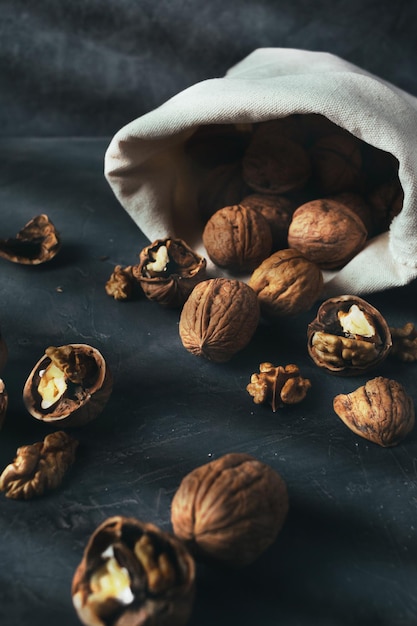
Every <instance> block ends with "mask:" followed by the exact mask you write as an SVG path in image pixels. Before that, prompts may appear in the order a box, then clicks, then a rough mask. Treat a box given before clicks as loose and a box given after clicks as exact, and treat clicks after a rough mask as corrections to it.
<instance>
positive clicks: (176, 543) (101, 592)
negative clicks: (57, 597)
mask: <svg viewBox="0 0 417 626" xmlns="http://www.w3.org/2000/svg"><path fill="white" fill-rule="evenodd" d="M194 593H195V563H194V559H193V558H192V556H191V555H190V553H189V552H188V550H187V549H186V547H185V546H184V544H183V543H182V542H181V541H180V540H179V539H177V538H176V537H174V536H173V535H172V534H170V533H167V532H164V531H162V530H160V529H159V528H158V527H157V526H155V525H154V524H149V523H144V522H142V521H140V520H138V519H135V518H132V517H123V516H115V517H110V518H108V519H107V520H105V521H104V522H103V523H102V524H100V526H99V527H98V528H97V529H96V530H95V531H94V533H93V534H92V536H91V537H90V539H89V541H88V543H87V546H86V548H85V550H84V554H83V557H82V560H81V562H80V563H79V565H78V567H77V569H76V571H75V573H74V576H73V580H72V600H73V604H74V608H75V610H76V612H77V614H78V617H79V618H80V620H81V621H82V622H83V623H84V624H86V626H118V625H121V624H125V625H128V624H129V625H131V626H133V625H135V626H151V624H154V625H155V626H156V624H158V625H160V626H184V625H185V624H186V622H187V621H188V618H189V616H190V613H191V609H192V605H193V600H194Z"/></svg>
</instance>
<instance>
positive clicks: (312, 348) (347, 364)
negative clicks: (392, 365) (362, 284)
mask: <svg viewBox="0 0 417 626" xmlns="http://www.w3.org/2000/svg"><path fill="white" fill-rule="evenodd" d="M307 336H308V344H307V345H308V352H309V355H310V356H311V358H312V359H313V361H314V362H315V364H316V365H317V366H318V367H321V368H323V369H325V370H326V371H327V372H329V373H331V374H339V375H344V376H350V375H356V374H361V373H364V372H367V371H368V370H370V369H372V368H374V367H375V366H376V365H379V364H380V363H382V361H384V360H385V358H386V357H387V356H388V353H389V351H390V350H391V346H392V339H391V333H390V330H389V327H388V324H387V322H386V321H385V319H384V317H383V316H382V315H381V313H380V312H379V311H378V310H377V309H376V308H375V307H373V306H372V305H371V304H369V302H366V301H365V300H363V299H362V298H359V297H358V296H350V295H345V296H339V297H335V298H329V299H328V300H326V301H325V302H323V303H322V304H321V306H320V307H319V309H318V312H317V316H316V318H315V319H314V320H313V321H312V322H311V323H310V324H309V325H308V331H307Z"/></svg>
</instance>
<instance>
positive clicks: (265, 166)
mask: <svg viewBox="0 0 417 626" xmlns="http://www.w3.org/2000/svg"><path fill="white" fill-rule="evenodd" d="M242 167H243V178H244V180H245V181H246V182H247V184H248V185H249V187H250V188H251V189H254V190H255V191H258V192H260V193H277V194H282V193H286V192H288V191H294V190H296V189H302V188H303V187H304V185H305V184H306V183H307V181H308V179H309V178H310V174H311V166H310V159H309V156H308V154H307V151H306V150H305V149H304V148H303V146H301V145H300V144H298V143H297V142H295V141H292V140H291V139H287V138H285V137H281V138H278V137H276V136H274V135H273V136H272V137H271V136H268V135H264V134H262V135H261V136H260V137H259V138H256V136H254V137H253V140H252V141H251V143H250V144H249V146H248V148H247V150H246V152H245V155H244V157H243V160H242Z"/></svg>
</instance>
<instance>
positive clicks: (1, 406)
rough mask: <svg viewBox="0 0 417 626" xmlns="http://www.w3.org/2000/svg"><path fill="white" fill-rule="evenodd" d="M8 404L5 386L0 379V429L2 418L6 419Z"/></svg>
mask: <svg viewBox="0 0 417 626" xmlns="http://www.w3.org/2000/svg"><path fill="white" fill-rule="evenodd" d="M8 402H9V398H8V395H7V390H6V386H5V384H4V382H3V381H2V379H1V378H0V428H1V427H2V426H3V422H4V418H5V417H6V413H7V405H8Z"/></svg>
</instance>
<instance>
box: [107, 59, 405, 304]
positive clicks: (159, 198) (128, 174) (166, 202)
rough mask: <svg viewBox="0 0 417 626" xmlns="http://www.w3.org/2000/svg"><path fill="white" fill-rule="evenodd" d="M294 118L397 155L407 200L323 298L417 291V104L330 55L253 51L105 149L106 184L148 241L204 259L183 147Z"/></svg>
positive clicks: (333, 277)
mask: <svg viewBox="0 0 417 626" xmlns="http://www.w3.org/2000/svg"><path fill="white" fill-rule="evenodd" d="M295 113H299V114H306V113H318V114H322V115H324V116H326V117H327V118H328V119H329V120H330V121H332V122H334V123H335V124H337V125H338V126H341V127H343V128H345V129H346V130H347V131H349V132H350V133H351V134H352V135H354V136H356V137H358V138H359V139H361V140H363V141H365V142H367V143H368V144H370V145H372V146H374V147H376V148H379V149H381V150H384V151H387V152H390V153H392V154H393V155H394V156H395V157H396V158H397V159H398V161H399V172H398V175H399V179H400V182H401V185H402V187H403V191H404V203H403V208H402V210H401V212H400V213H399V215H397V216H396V217H395V218H394V219H393V221H392V223H391V226H390V229H389V232H386V233H383V234H381V235H378V236H376V237H374V238H373V239H370V240H369V241H368V242H367V244H366V246H365V248H364V249H363V250H362V251H361V252H359V254H357V255H356V256H355V257H354V258H353V259H352V260H351V261H350V262H349V263H347V265H345V266H344V267H343V268H342V269H340V270H338V271H331V272H329V271H327V272H325V273H324V278H325V297H329V296H333V295H340V294H342V293H355V294H366V293H372V292H376V291H381V290H385V289H388V288H392V287H398V286H401V285H406V284H407V283H409V282H411V281H412V280H413V279H415V278H416V277H417V98H415V97H413V96H411V95H410V94H408V93H406V92H404V91H403V90H401V89H399V88H397V87H395V86H394V85H392V84H389V83H387V82H386V81H384V80H381V79H380V78H378V77H376V76H373V75H372V74H370V73H368V72H366V71H364V70H362V69H360V68H358V67H356V66H354V65H352V64H350V63H348V62H346V61H344V60H343V59H341V58H339V57H337V56H334V55H332V54H328V53H324V52H311V51H305V50H296V49H282V48H261V49H258V50H255V51H254V52H253V53H252V54H250V55H249V56H248V57H246V58H245V59H244V60H243V61H241V62H240V63H238V64H237V65H235V66H234V67H232V68H231V69H230V70H229V71H228V72H227V74H226V76H225V77H223V78H216V79H209V80H206V81H202V82H200V83H197V84H195V85H193V86H192V87H189V88H188V89H186V90H184V91H182V92H180V93H179V94H177V95H176V96H174V97H173V98H171V99H170V100H168V101H167V102H165V103H164V104H163V105H162V106H160V107H158V108H157V109H155V110H153V111H151V112H150V113H147V114H145V115H143V116H141V117H139V118H138V119H135V120H134V121H132V122H131V123H129V124H127V125H126V126H124V127H123V128H121V129H120V130H119V131H118V132H117V133H116V135H115V136H114V137H113V139H112V141H111V143H110V145H109V147H108V149H107V152H106V155H105V176H106V178H107V180H108V182H109V184H110V186H111V188H112V189H113V192H114V193H115V195H116V197H117V198H118V200H119V202H120V203H121V205H122V206H123V207H124V209H125V210H126V211H127V212H128V213H129V215H130V216H131V217H132V219H133V221H134V222H135V223H136V225H137V226H138V227H139V228H140V229H141V230H142V232H143V233H144V234H145V235H146V236H147V237H148V238H149V240H150V241H155V240H156V239H162V238H165V237H180V238H182V239H184V240H185V241H187V243H189V244H190V245H191V246H192V247H193V248H194V249H195V250H196V251H197V252H199V253H201V254H203V255H204V256H207V255H206V253H205V250H204V247H203V244H202V240H201V234H202V233H201V226H200V225H199V221H198V219H197V216H196V211H197V208H196V193H195V189H194V188H193V180H192V178H190V176H189V175H188V174H187V169H186V167H185V163H184V157H183V150H182V147H183V144H184V142H185V141H186V140H187V139H188V138H189V137H190V136H191V135H192V134H193V133H194V132H195V130H196V128H197V127H199V126H200V125H207V124H219V123H236V124H241V123H254V122H263V121H267V120H271V119H275V118H280V117H285V116H288V115H291V114H295ZM208 267H209V268H210V267H211V269H212V270H214V267H213V265H212V264H210V263H209V264H208ZM219 274H221V272H219V271H217V275H219Z"/></svg>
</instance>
